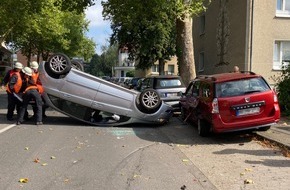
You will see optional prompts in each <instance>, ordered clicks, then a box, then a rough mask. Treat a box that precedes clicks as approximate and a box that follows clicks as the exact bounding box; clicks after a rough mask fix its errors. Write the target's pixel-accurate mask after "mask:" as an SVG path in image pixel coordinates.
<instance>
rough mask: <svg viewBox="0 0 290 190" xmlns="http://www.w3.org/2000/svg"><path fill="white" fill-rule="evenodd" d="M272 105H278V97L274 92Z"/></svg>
mask: <svg viewBox="0 0 290 190" xmlns="http://www.w3.org/2000/svg"><path fill="white" fill-rule="evenodd" d="M274 103H278V96H277V94H276V93H275V92H274Z"/></svg>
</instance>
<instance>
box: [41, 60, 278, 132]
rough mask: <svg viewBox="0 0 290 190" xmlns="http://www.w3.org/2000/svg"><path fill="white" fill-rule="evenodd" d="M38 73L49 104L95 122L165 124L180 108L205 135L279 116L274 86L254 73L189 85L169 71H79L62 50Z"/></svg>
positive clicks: (261, 125) (262, 124) (266, 124)
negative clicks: (136, 74) (141, 74)
mask: <svg viewBox="0 0 290 190" xmlns="http://www.w3.org/2000/svg"><path fill="white" fill-rule="evenodd" d="M40 72H41V75H40V78H41V81H42V83H43V87H44V90H45V93H44V98H45V101H46V103H47V104H48V105H49V106H50V107H52V108H54V109H56V110H58V111H60V112H62V113H64V114H67V115H69V116H71V117H73V118H76V119H79V120H81V121H84V122H87V123H90V124H94V125H113V126H117V125H124V124H128V123H132V122H134V123H148V124H165V123H167V122H168V121H169V119H170V117H171V116H172V115H173V113H174V112H176V111H180V113H181V118H182V119H183V121H184V122H187V121H189V122H190V123H192V124H194V125H197V128H198V133H199V135H201V136H207V135H208V134H209V133H211V132H214V133H222V132H231V131H239V130H247V129H260V130H268V129H269V128H270V126H271V125H273V124H275V123H277V122H279V119H280V108H279V103H278V98H277V95H276V93H275V91H274V90H272V89H271V87H270V86H269V84H268V83H267V81H266V80H265V79H264V78H263V77H262V76H261V75H258V74H255V73H253V72H240V73H221V74H214V75H202V76H198V77H196V78H195V79H194V80H193V81H191V82H190V84H189V85H188V86H187V87H186V86H185V85H184V84H183V81H182V80H181V78H180V76H173V75H170V76H149V77H146V78H125V77H123V78H122V79H121V78H118V81H117V79H115V78H110V79H109V78H107V77H105V78H99V77H95V76H92V75H89V74H87V73H84V72H83V71H81V70H78V69H77V68H75V67H74V66H72V63H71V61H70V60H69V59H68V58H67V57H66V56H65V55H64V54H55V55H53V56H52V57H51V58H50V59H49V60H48V62H46V63H45V64H42V65H41V67H40ZM113 79H114V81H112V80H113ZM121 83H123V84H121ZM132 89H134V90H132ZM80 113H81V114H80Z"/></svg>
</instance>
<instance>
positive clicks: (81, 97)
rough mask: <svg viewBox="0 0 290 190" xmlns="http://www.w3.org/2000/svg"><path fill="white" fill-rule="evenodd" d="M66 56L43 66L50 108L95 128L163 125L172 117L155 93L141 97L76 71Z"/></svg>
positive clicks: (41, 78)
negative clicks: (101, 126) (126, 125)
mask: <svg viewBox="0 0 290 190" xmlns="http://www.w3.org/2000/svg"><path fill="white" fill-rule="evenodd" d="M71 64H72V63H71V61H70V60H69V58H68V57H67V56H66V55H64V54H54V55H52V56H51V57H50V58H49V60H48V62H45V63H43V64H40V67H39V70H40V80H41V82H42V85H43V87H44V94H43V97H44V99H45V102H46V104H47V105H48V106H50V107H52V108H53V109H55V110H57V111H59V112H61V113H64V114H66V115H68V116H70V117H73V118H75V119H78V120H81V121H83V122H86V123H89V124H93V125H113V126H117V125H124V124H129V123H148V124H164V123H166V122H168V121H169V119H170V117H171V116H172V108H171V107H170V106H169V105H167V104H165V103H164V102H163V101H162V100H161V99H160V97H159V95H158V93H157V92H156V91H155V90H153V89H148V90H145V91H144V92H142V93H140V92H137V91H132V90H129V89H127V88H124V87H122V86H120V85H117V84H114V83H111V82H109V81H106V80H104V79H101V78H99V77H95V76H93V75H90V74H88V73H85V72H83V71H81V70H78V69H76V68H74V67H73V66H72V65H71Z"/></svg>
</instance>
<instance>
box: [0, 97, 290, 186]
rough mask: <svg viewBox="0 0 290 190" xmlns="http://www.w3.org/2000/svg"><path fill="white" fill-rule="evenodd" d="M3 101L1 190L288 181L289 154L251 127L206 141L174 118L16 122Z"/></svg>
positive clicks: (52, 117)
mask: <svg viewBox="0 0 290 190" xmlns="http://www.w3.org/2000/svg"><path fill="white" fill-rule="evenodd" d="M0 102H1V104H0V130H2V132H1V133H0V144H1V146H0V162H1V164H0V171H1V172H0V189H1V190H2V189H3V190H15V189H29V190H34V189H37V190H42V189H44V190H45V189H53V190H54V189H58V190H63V189H70V190H72V189H73V190H74V189H77V190H78V189H83V190H91V189H92V190H95V189H110V190H111V189H112V190H114V189H118V190H119V189H128V190H130V189H134V190H135V189H142V190H147V189H148V190H152V189H156V190H165V189H166V190H169V189H170V190H171V189H173V190H175V189H176V190H179V189H182V188H183V189H186V190H188V189H190V190H191V189H220V190H224V189H231V190H241V189H245V190H246V189H250V190H252V189H263V190H272V189H273V190H274V189H275V190H276V189H279V190H288V189H289V186H290V182H289V178H290V173H289V168H290V159H289V158H287V157H284V156H283V155H282V154H281V152H279V150H276V149H274V148H268V147H265V146H263V145H262V144H260V142H258V141H257V140H255V139H254V138H253V135H252V133H249V132H240V133H230V134H221V135H212V136H210V137H208V138H202V137H200V136H198V134H197V130H196V128H194V127H193V126H191V125H188V124H184V123H182V122H181V121H180V120H179V118H177V117H174V118H172V119H171V121H170V122H169V123H168V124H167V125H164V126H161V127H157V128H156V127H151V126H144V125H143V126H140V125H130V126H123V127H96V126H87V125H86V124H83V123H81V122H78V121H76V120H74V119H71V118H68V117H66V116H64V115H62V114H59V113H57V112H55V111H52V110H48V112H47V115H48V118H46V119H45V120H44V125H42V126H36V125H34V122H33V121H29V122H27V123H25V124H23V125H20V126H15V125H14V124H13V122H12V123H8V122H7V121H6V120H5V111H6V109H5V96H3V95H0ZM9 126H11V127H10V128H9ZM7 127H8V128H7ZM3 129H7V130H3ZM26 178H27V180H28V181H27V183H20V182H19V180H24V182H25V179H26Z"/></svg>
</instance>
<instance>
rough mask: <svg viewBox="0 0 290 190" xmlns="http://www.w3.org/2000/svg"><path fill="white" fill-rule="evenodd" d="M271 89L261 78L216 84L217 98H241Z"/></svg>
mask: <svg viewBox="0 0 290 190" xmlns="http://www.w3.org/2000/svg"><path fill="white" fill-rule="evenodd" d="M270 89H271V88H270V86H269V85H268V84H267V82H266V81H265V80H264V79H263V78H261V77H258V78H249V79H242V80H234V81H226V82H222V83H217V84H216V97H230V96H240V95H244V94H250V93H257V92H264V91H267V90H270Z"/></svg>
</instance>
